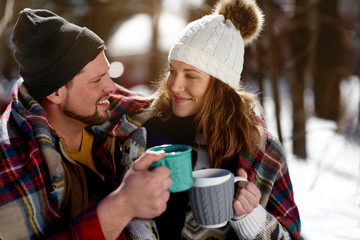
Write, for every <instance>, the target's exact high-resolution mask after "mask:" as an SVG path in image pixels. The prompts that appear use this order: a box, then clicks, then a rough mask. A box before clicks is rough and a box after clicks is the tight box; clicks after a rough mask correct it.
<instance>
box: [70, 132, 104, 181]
mask: <svg viewBox="0 0 360 240" xmlns="http://www.w3.org/2000/svg"><path fill="white" fill-rule="evenodd" d="M93 141H94V136H93V135H92V134H90V133H89V132H88V131H86V130H85V129H83V137H82V142H81V148H80V151H76V150H73V149H71V148H68V150H69V153H70V155H71V157H72V158H73V159H74V160H75V161H78V162H80V163H82V164H84V165H85V166H87V167H88V168H90V169H91V170H93V171H94V172H95V173H96V174H97V175H99V176H100V177H101V178H102V180H104V179H105V178H104V175H102V174H101V173H100V172H98V171H97V169H96V167H95V164H94V159H93V156H92V152H91V149H92V145H93Z"/></svg>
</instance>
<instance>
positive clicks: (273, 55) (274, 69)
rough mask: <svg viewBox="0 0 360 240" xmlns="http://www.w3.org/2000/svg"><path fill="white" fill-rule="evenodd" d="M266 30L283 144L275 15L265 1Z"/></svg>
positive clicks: (277, 116) (280, 139)
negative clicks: (274, 26) (274, 28)
mask: <svg viewBox="0 0 360 240" xmlns="http://www.w3.org/2000/svg"><path fill="white" fill-rule="evenodd" d="M264 5H265V17H266V19H265V23H266V24H265V28H266V32H267V36H268V38H269V43H268V44H269V45H268V47H269V52H270V58H271V60H270V64H271V65H270V78H271V83H272V89H273V98H274V102H275V116H276V126H277V131H278V138H279V141H280V142H282V132H281V122H280V100H279V93H278V81H277V61H276V58H277V57H276V49H275V40H274V31H273V24H274V23H273V15H272V8H271V3H270V1H265V4H264Z"/></svg>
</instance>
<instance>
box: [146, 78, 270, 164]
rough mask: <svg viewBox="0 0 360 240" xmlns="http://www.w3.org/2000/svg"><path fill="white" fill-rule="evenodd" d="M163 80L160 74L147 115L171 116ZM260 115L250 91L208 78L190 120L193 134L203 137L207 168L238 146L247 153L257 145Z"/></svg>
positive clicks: (258, 104)
mask: <svg viewBox="0 0 360 240" xmlns="http://www.w3.org/2000/svg"><path fill="white" fill-rule="evenodd" d="M166 79H167V77H166V76H163V77H162V80H161V81H160V82H159V85H158V86H157V91H156V93H155V94H154V101H153V103H152V104H151V106H150V108H149V109H148V110H147V111H146V112H145V113H144V114H145V115H146V116H147V117H154V116H157V117H159V118H160V119H161V120H164V121H166V120H167V119H169V118H170V117H171V115H172V110H171V99H170V95H169V92H168V90H167V88H166ZM255 108H257V110H258V111H259V113H258V114H257V113H256V111H255ZM263 117H264V114H263V109H262V107H261V105H260V103H259V102H258V100H257V99H256V97H255V95H254V94H252V93H248V92H245V91H244V90H243V89H241V88H240V89H239V90H238V91H235V90H234V89H232V88H231V87H229V86H228V85H226V84H224V83H222V82H221V81H219V80H217V79H215V78H211V81H210V84H209V86H208V89H207V91H206V93H205V99H204V104H203V107H202V109H201V110H200V112H199V113H198V114H197V115H196V117H195V120H194V123H195V125H196V128H197V133H198V134H200V133H201V134H203V136H204V138H205V141H206V144H207V152H208V155H209V158H210V162H211V167H214V168H219V167H220V166H221V163H222V162H223V161H224V160H227V159H231V158H232V157H234V156H235V155H236V154H238V153H239V152H240V150H241V149H242V148H246V150H247V151H248V152H250V153H252V152H253V151H255V150H256V149H257V148H261V147H262V145H261V143H262V131H261V130H260V128H259V118H263Z"/></svg>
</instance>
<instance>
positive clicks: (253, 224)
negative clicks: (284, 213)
mask: <svg viewBox="0 0 360 240" xmlns="http://www.w3.org/2000/svg"><path fill="white" fill-rule="evenodd" d="M265 222H266V210H265V209H264V208H263V207H262V206H261V205H260V204H259V205H258V206H257V208H255V209H254V211H252V212H251V213H250V214H247V215H246V216H245V217H241V218H240V219H239V220H235V221H234V220H230V221H229V223H230V225H231V227H232V228H233V229H234V230H235V232H236V234H237V235H238V237H239V238H240V239H254V238H255V237H256V236H257V234H258V233H259V232H261V230H262V229H263V228H264V227H265Z"/></svg>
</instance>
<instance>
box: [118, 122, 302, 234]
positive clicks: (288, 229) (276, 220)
mask: <svg viewBox="0 0 360 240" xmlns="http://www.w3.org/2000/svg"><path fill="white" fill-rule="evenodd" d="M261 125H262V126H263V131H264V149H262V150H260V149H258V150H257V151H255V152H254V153H253V154H249V153H248V152H247V151H246V150H245V149H242V150H241V151H240V152H239V154H238V156H236V157H235V158H234V160H235V161H231V163H233V164H230V165H229V166H227V167H226V168H228V169H229V170H231V171H232V172H233V173H234V174H236V172H237V168H243V169H245V171H246V172H247V174H248V180H249V181H251V182H254V183H255V184H256V186H257V187H258V188H259V189H260V191H261V199H260V204H261V206H262V208H263V209H265V210H264V211H266V213H265V215H266V218H265V219H264V221H263V222H260V221H259V219H257V218H252V217H251V218H250V219H248V220H246V219H247V218H246V217H245V218H243V219H242V220H240V221H239V222H238V223H237V222H236V221H232V223H231V224H228V225H226V226H225V227H223V228H219V229H206V228H202V227H201V226H199V225H198V224H197V223H196V221H195V219H194V217H193V214H192V212H191V211H189V212H187V213H186V220H185V226H184V228H183V231H182V237H183V239H189V240H190V239H191V240H195V239H197V240H206V239H219V240H220V239H227V240H230V239H238V236H236V234H235V232H234V230H233V228H232V227H238V228H239V229H240V231H241V229H243V230H244V225H245V224H246V225H248V226H250V227H249V229H251V231H250V230H248V229H245V231H242V232H240V234H241V235H242V237H241V238H240V239H289V238H292V239H302V237H301V236H300V229H301V224H300V217H299V212H298V208H297V206H296V204H295V201H294V195H293V189H292V184H291V180H290V175H289V171H288V166H287V163H286V158H285V154H284V151H283V148H282V146H281V144H280V143H279V142H278V141H277V140H276V139H275V138H274V137H273V136H272V135H271V134H270V133H269V132H268V131H267V129H266V126H265V122H262V124H261ZM172 127H175V126H172ZM183 128H185V129H186V127H184V126H182V129H183ZM147 134H148V129H145V128H144V127H141V128H139V129H137V130H136V131H134V132H133V133H132V134H131V135H130V136H129V137H128V138H127V140H126V141H125V143H124V147H123V152H124V153H123V155H122V159H121V163H122V164H123V165H125V166H126V168H129V166H130V165H131V164H132V162H133V161H134V160H135V159H136V158H138V157H139V156H140V155H141V154H142V153H143V152H144V151H146V148H147V142H148V135H147ZM161 139H162V138H161ZM165 139H167V138H165ZM195 139H196V138H195ZM192 147H193V149H194V150H195V151H196V152H198V155H202V156H203V155H204V153H203V151H206V145H205V142H204V141H199V142H198V141H194V143H193V144H192ZM199 153H201V154H199ZM236 160H237V161H236ZM202 164H203V163H200V162H199V159H197V161H196V164H195V170H197V169H201V168H203V167H206V165H202ZM201 165H202V166H201ZM222 167H225V166H222ZM230 225H231V226H230ZM259 225H260V226H261V227H258V226H259ZM247 230H248V231H250V232H247ZM126 234H127V235H128V236H129V238H131V239H138V240H144V239H153V240H156V239H158V237H157V236H158V233H157V230H156V223H155V221H153V220H144V219H134V220H133V221H131V222H130V223H129V225H128V226H127V230H126Z"/></svg>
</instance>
